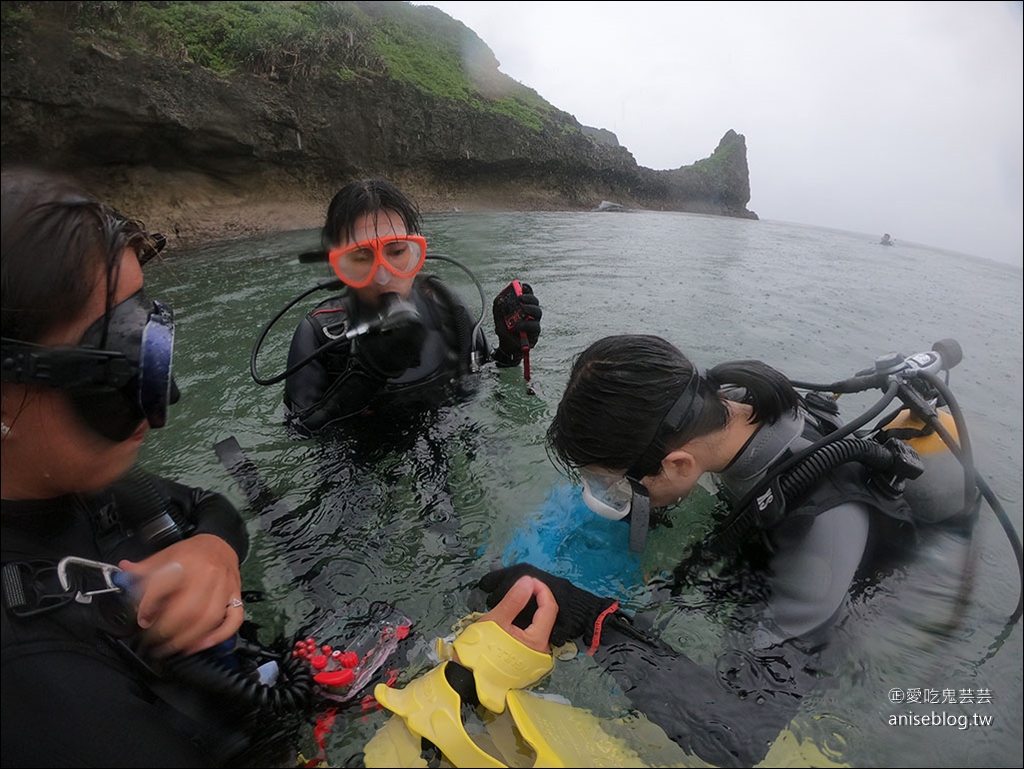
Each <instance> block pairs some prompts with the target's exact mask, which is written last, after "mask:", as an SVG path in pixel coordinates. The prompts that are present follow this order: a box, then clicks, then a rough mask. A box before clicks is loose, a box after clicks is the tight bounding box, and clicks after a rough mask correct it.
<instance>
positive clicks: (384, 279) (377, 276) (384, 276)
mask: <svg viewBox="0 0 1024 769" xmlns="http://www.w3.org/2000/svg"><path fill="white" fill-rule="evenodd" d="M373 282H374V283H376V284H377V285H378V286H386V285H387V284H388V283H390V282H391V271H390V270H388V269H385V268H384V267H383V266H380V265H378V266H377V271H376V272H375V273H374V274H373Z"/></svg>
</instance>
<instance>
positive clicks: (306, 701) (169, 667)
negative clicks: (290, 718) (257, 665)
mask: <svg viewBox="0 0 1024 769" xmlns="http://www.w3.org/2000/svg"><path fill="white" fill-rule="evenodd" d="M264 655H265V656H267V658H268V661H269V660H270V659H272V660H274V661H275V662H276V663H277V666H278V675H277V679H276V681H275V682H274V683H273V684H265V683H262V682H261V681H260V679H259V675H258V674H257V672H256V671H255V670H249V671H247V670H243V669H242V668H241V667H239V668H236V669H232V668H229V667H227V666H226V665H225V663H224V661H223V660H222V659H219V658H216V657H212V656H210V655H205V654H191V655H188V656H183V657H173V658H171V659H168V660H167V661H166V663H165V668H166V671H167V673H168V674H170V675H172V676H174V677H175V678H178V679H180V680H182V681H184V682H186V683H189V684H191V685H193V686H195V687H196V688H200V689H203V690H205V691H208V692H212V693H214V694H219V695H222V696H224V697H227V698H229V699H231V700H234V701H240V702H245V703H247V704H251V705H253V706H255V707H257V708H258V709H259V710H261V711H265V712H270V713H296V712H299V711H301V710H304V709H305V708H307V707H308V706H310V705H311V704H312V703H313V694H314V692H315V682H314V681H313V673H312V671H311V670H310V668H309V664H308V663H307V662H306V661H305V660H302V659H299V658H295V657H292V656H291V654H282V655H280V656H276V655H270V654H268V653H266V652H264Z"/></svg>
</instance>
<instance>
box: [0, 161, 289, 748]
mask: <svg viewBox="0 0 1024 769" xmlns="http://www.w3.org/2000/svg"><path fill="white" fill-rule="evenodd" d="M2 195H3V246H2V249H3V251H2V261H0V267H2V281H0V283H2V290H3V305H2V307H3V309H2V314H3V339H2V359H3V370H2V378H3V379H2V391H0V394H2V442H3V452H2V460H0V461H2V475H0V484H2V494H3V501H2V540H0V541H2V560H3V577H4V578H3V617H2V654H3V663H2V664H3V679H2V681H3V683H2V687H0V691H2V703H3V719H2V726H3V740H2V743H0V751H2V763H3V766H19V767H23V766H54V765H64V766H68V765H82V766H175V767H186V766H214V765H222V764H228V763H236V762H241V761H243V760H244V757H245V756H246V755H249V756H250V757H251V758H252V756H251V754H249V753H248V751H250V750H253V749H255V748H256V747H257V746H258V745H263V743H262V742H261V738H262V737H263V736H265V735H266V734H267V733H268V732H270V731H271V730H270V729H269V727H268V724H267V723H266V722H265V721H264V719H263V718H262V717H261V714H260V712H259V709H258V708H256V707H254V705H255V703H254V702H253V701H252V700H243V699H234V698H231V697H227V698H225V697H224V696H223V695H222V693H221V694H215V693H214V690H213V689H205V688H197V687H196V686H194V685H192V683H191V682H193V681H194V679H192V678H191V677H189V676H187V675H186V673H185V672H184V671H185V670H186V668H188V669H200V668H201V669H202V670H203V671H205V670H206V667H205V665H204V664H203V663H201V662H200V660H201V659H202V660H205V659H207V658H208V657H211V655H215V654H216V653H219V652H215V651H214V650H221V651H225V652H226V651H227V649H225V648H224V645H225V644H232V643H234V641H235V640H236V637H237V634H238V632H239V629H240V628H241V626H242V625H243V621H244V617H245V609H244V605H243V602H242V600H241V598H242V593H241V575H240V572H239V563H240V562H241V561H242V560H243V559H244V558H245V555H246V553H247V551H248V534H247V532H246V528H245V524H244V522H243V520H242V518H241V516H240V515H239V514H238V511H237V510H235V508H234V507H233V506H232V505H231V503H230V502H229V501H228V500H227V499H226V498H224V497H222V496H220V495H218V494H215V493H212V492H209V491H205V490H202V489H198V488H190V487H187V486H185V485H182V484H180V483H176V482H174V481H171V480H167V479H164V478H159V477H156V476H153V475H150V474H147V473H144V472H142V471H140V470H138V469H136V468H134V463H135V461H136V457H137V454H138V451H139V447H140V446H141V444H142V441H143V438H144V436H145V434H146V432H147V430H148V429H149V428H150V427H161V426H163V424H164V422H165V420H166V417H167V408H168V406H169V404H171V403H173V402H174V401H176V400H177V398H178V392H177V388H176V387H175V385H174V382H173V379H172V377H171V356H172V350H173V338H174V337H173V330H174V325H173V315H172V313H171V310H170V308H169V307H167V306H166V305H163V304H161V303H160V302H155V301H152V300H149V299H147V298H146V296H145V292H144V289H143V274H142V264H143V263H144V262H145V261H146V259H148V258H150V257H151V256H152V255H153V254H154V253H155V252H156V250H158V248H159V246H160V245H161V241H160V238H159V236H151V235H148V234H147V233H146V232H145V231H144V230H142V229H141V227H140V226H139V225H138V224H137V223H135V222H132V221H130V220H127V219H125V218H123V217H122V216H121V215H120V214H118V213H117V212H116V211H114V210H113V209H111V208H109V207H108V206H106V205H103V204H101V203H100V202H98V201H96V200H95V199H93V198H92V197H90V196H89V195H88V194H86V193H85V192H84V191H82V190H81V189H80V188H79V187H78V185H77V184H76V183H74V182H72V181H70V180H67V179H64V178H61V177H55V176H52V175H49V174H44V173H40V172H35V171H27V170H18V171H5V172H4V173H3V179H2ZM190 666H191V667H190ZM217 680H218V681H222V682H223V681H227V679H226V678H221V677H217ZM254 729H255V730H257V731H256V732H254V731H252V730H254ZM260 732H262V734H260ZM263 747H266V746H265V745H263ZM267 755H268V754H267V753H265V752H259V753H258V755H257V756H255V757H254V758H253V760H254V762H257V763H258V762H260V761H266V760H267ZM291 757H292V759H293V758H294V753H293V754H292V756H291Z"/></svg>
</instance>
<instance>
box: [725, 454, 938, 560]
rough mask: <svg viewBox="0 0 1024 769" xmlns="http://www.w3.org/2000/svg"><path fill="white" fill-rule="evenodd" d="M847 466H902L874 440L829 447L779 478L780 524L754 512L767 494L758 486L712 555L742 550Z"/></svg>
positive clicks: (911, 473) (908, 472)
mask: <svg viewBox="0 0 1024 769" xmlns="http://www.w3.org/2000/svg"><path fill="white" fill-rule="evenodd" d="M890 442H891V441H890ZM903 445H906V444H903ZM907 449H908V450H909V451H910V452H911V454H913V450H912V449H910V448H909V446H908V447H907ZM847 462H860V463H861V464H863V465H865V466H867V467H868V468H870V469H871V470H874V471H877V472H886V471H892V470H895V469H897V468H898V467H899V466H900V465H901V462H900V457H898V456H897V453H895V452H894V451H893V450H892V448H889V447H888V446H887V445H886V444H881V443H878V442H877V441H874V440H869V439H865V438H842V439H840V440H838V441H834V442H832V443H828V444H826V445H824V446H821V447H819V448H817V449H816V450H815V451H814V452H813V453H811V454H809V455H807V456H806V457H804V459H803V460H802V461H801V462H800V463H799V464H797V465H796V466H795V467H794V468H793V469H792V470H790V471H789V472H785V473H781V474H779V475H777V476H775V480H773V482H772V483H773V484H774V483H775V482H776V481H777V484H778V490H779V492H781V495H782V500H781V504H780V505H778V506H776V507H774V508H773V510H774V511H775V518H776V520H771V521H766V520H764V519H763V518H762V517H761V516H760V515H759V513H758V512H755V511H754V510H752V508H751V506H752V505H754V504H755V501H756V500H757V498H758V497H759V496H760V495H762V494H764V493H765V492H766V490H767V489H766V487H765V486H763V485H762V486H758V487H756V488H755V489H753V490H752V491H750V492H748V493H747V495H746V496H745V497H744V498H743V500H742V501H741V502H740V503H739V504H738V505H737V506H736V508H735V512H734V513H732V514H731V515H730V516H729V517H728V518H727V519H726V520H725V521H724V522H723V523H722V526H721V528H720V530H719V531H718V532H717V533H716V534H714V535H713V537H712V539H711V540H709V542H708V543H707V545H706V547H707V548H708V550H709V551H710V552H722V549H723V548H729V547H738V546H739V545H740V544H741V542H742V540H743V539H744V538H746V537H747V536H748V535H749V534H750V533H751V532H752V531H753V530H754V529H758V528H760V529H766V528H769V527H771V526H772V525H774V524H775V523H778V520H780V519H781V517H782V516H783V515H784V514H785V512H786V508H787V503H788V502H789V501H795V500H799V499H802V498H803V496H804V495H805V494H807V493H808V492H809V491H810V490H811V489H812V488H813V487H814V485H815V484H816V483H818V481H820V480H821V479H822V478H823V477H824V476H825V475H827V474H828V473H830V472H832V471H833V470H835V469H836V468H837V467H839V466H840V465H843V464H846V463H847ZM903 470H904V472H901V473H899V474H898V475H900V476H902V477H916V476H917V475H920V474H921V471H922V470H923V467H922V466H921V465H920V464H918V465H917V467H916V469H915V468H913V467H904V468H903ZM915 473H916V474H915ZM879 486H880V490H881V491H882V492H883V493H887V490H886V489H885V488H884V487H882V486H881V485H880V484H879ZM888 493H890V495H891V496H897V495H898V491H896V490H892V491H890V492H888Z"/></svg>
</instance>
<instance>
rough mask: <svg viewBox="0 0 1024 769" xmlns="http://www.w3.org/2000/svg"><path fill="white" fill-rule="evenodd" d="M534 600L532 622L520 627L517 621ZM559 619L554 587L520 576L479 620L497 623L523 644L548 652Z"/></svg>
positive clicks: (532, 578)
mask: <svg viewBox="0 0 1024 769" xmlns="http://www.w3.org/2000/svg"><path fill="white" fill-rule="evenodd" d="M531 601H532V602H533V605H534V606H535V607H536V610H535V611H533V612H532V617H531V619H532V621H531V622H530V624H529V625H527V626H526V627H525V628H520V627H517V626H516V625H515V624H514V620H515V619H516V617H517V616H519V615H520V614H522V613H523V612H524V610H525V609H526V607H527V605H528V604H529V603H530V602H531ZM557 618H558V602H557V601H556V600H555V595H554V593H552V592H551V588H549V587H548V586H547V585H545V584H544V583H543V582H542V581H541V580H539V579H535V578H534V577H520V578H519V579H518V580H516V582H515V584H513V585H512V587H511V588H509V590H508V592H507V593H505V595H504V597H502V599H501V600H500V601H498V602H497V603H496V604H495V605H494V608H493V609H491V610H490V611H489V612H487V613H486V614H484V615H483V616H482V617H480V619H478V620H477V622H488V621H490V622H494V623H495V624H497V625H498V627H500V628H501V629H502V630H504V631H505V632H506V633H508V634H509V635H510V636H512V637H513V638H515V639H516V640H517V641H519V642H520V643H522V644H523V645H525V646H528V647H530V648H531V649H533V650H534V651H538V652H542V653H544V654H547V653H549V652H550V651H551V630H552V628H553V627H554V625H555V620H556V619H557Z"/></svg>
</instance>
